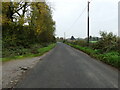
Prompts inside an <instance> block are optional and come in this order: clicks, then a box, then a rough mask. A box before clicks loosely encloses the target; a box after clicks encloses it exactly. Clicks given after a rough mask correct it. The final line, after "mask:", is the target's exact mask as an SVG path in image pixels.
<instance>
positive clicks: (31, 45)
mask: <svg viewBox="0 0 120 90" xmlns="http://www.w3.org/2000/svg"><path fill="white" fill-rule="evenodd" d="M51 9H52V7H51V6H50V5H48V3H47V2H24V0H20V2H2V13H0V19H2V58H3V61H6V60H10V59H15V58H16V59H17V58H21V57H26V56H37V55H41V54H43V53H45V52H47V51H48V50H50V49H51V48H53V47H54V46H55V44H54V43H55V42H56V40H55V36H54V32H55V21H53V19H52V10H51Z"/></svg>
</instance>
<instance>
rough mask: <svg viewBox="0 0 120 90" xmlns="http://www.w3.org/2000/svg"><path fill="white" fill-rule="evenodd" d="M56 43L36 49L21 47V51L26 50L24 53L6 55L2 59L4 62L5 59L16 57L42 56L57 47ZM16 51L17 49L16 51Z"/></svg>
mask: <svg viewBox="0 0 120 90" xmlns="http://www.w3.org/2000/svg"><path fill="white" fill-rule="evenodd" d="M55 45H56V44H50V45H48V46H46V47H42V48H37V49H35V50H32V49H31V48H30V49H24V48H23V49H21V52H26V53H24V54H22V55H12V56H9V57H4V58H2V59H0V60H2V61H3V62H5V61H10V60H15V59H23V58H27V57H36V56H41V55H43V54H44V53H46V52H48V51H50V50H51V49H53V48H54V47H55ZM14 52H15V51H14Z"/></svg>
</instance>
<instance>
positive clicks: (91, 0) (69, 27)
mask: <svg viewBox="0 0 120 90" xmlns="http://www.w3.org/2000/svg"><path fill="white" fill-rule="evenodd" d="M89 2H90V3H91V2H92V0H91V1H89ZM87 7H88V6H86V7H85V8H84V9H83V11H82V13H81V14H80V15H79V16H78V18H77V19H76V20H75V21H74V23H73V24H72V25H71V26H70V27H69V28H68V29H67V30H69V31H70V30H71V28H72V27H73V26H74V24H76V22H77V21H78V20H79V18H80V17H81V16H82V15H83V13H84V12H85V10H86V9H87Z"/></svg>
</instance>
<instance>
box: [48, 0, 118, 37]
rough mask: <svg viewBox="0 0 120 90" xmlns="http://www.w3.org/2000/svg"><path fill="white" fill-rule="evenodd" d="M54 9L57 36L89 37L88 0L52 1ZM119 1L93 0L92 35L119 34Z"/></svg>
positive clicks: (91, 6)
mask: <svg viewBox="0 0 120 90" xmlns="http://www.w3.org/2000/svg"><path fill="white" fill-rule="evenodd" d="M50 1H51V4H52V6H53V7H54V9H55V10H54V11H53V19H54V20H55V21H56V36H59V37H63V36H64V32H65V33H66V37H67V38H69V37H71V36H72V35H73V36H75V37H80V38H81V37H82V38H84V37H86V36H87V9H86V10H85V12H84V14H83V15H82V16H81V17H80V18H79V19H78V20H77V22H76V23H75V24H73V23H74V22H75V21H76V19H77V18H78V17H79V16H80V14H81V12H82V11H83V9H84V8H85V7H86V6H87V1H88V0H50ZM118 1H119V0H92V2H91V3H90V35H92V36H99V31H100V30H101V31H107V32H113V33H114V34H116V35H117V34H118Z"/></svg>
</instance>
